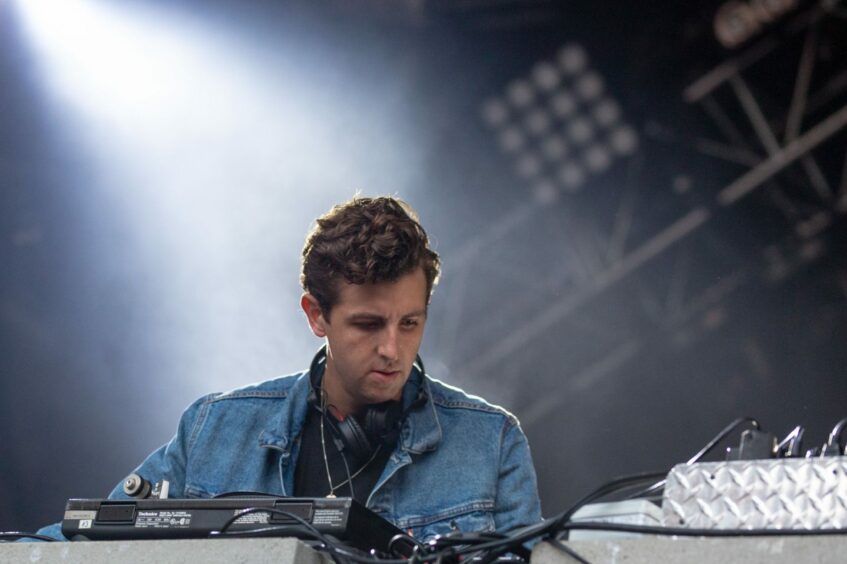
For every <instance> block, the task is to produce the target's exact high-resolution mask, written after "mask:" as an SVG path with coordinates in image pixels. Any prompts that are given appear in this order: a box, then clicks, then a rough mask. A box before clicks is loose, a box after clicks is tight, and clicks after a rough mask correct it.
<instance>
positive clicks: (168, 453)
mask: <svg viewBox="0 0 847 564" xmlns="http://www.w3.org/2000/svg"><path fill="white" fill-rule="evenodd" d="M216 396H217V394H211V395H208V396H204V397H202V398H200V399H199V400H197V401H195V402H194V403H193V404H191V405H190V406H188V408H187V409H186V410H185V411H184V412H183V414H182V417H181V418H180V420H179V427H178V428H177V432H176V435H174V437H173V438H172V439H171V440H170V441H169V442H168V443H167V444H165V445H163V446H161V447H159V448H158V449H156V450H154V451H153V452H152V453H151V454H150V456H148V457H147V458H146V459H145V460H144V462H142V463H141V464H140V465H139V466H138V467H137V468H136V469H135V470H133V472H134V473H135V474H138V475H139V476H141V477H143V478H144V479H145V480H147V481H149V482H150V483H151V484H155V483H156V482H160V481H162V480H167V481H168V484H169V488H170V489H169V493H168V497H173V498H180V497H185V472H186V467H187V466H188V457H189V456H190V454H191V448H192V446H193V445H194V442H195V441H196V439H197V435H198V434H199V433H200V431H201V430H202V428H203V423H204V422H205V420H206V415H207V413H208V409H209V400H211V399H212V398H214V397H216ZM109 499H129V496H127V495H126V494H125V493H124V491H123V481H120V482H118V484H117V485H116V486H115V487H114V488H113V489H112V491H111V493H110V494H109Z"/></svg>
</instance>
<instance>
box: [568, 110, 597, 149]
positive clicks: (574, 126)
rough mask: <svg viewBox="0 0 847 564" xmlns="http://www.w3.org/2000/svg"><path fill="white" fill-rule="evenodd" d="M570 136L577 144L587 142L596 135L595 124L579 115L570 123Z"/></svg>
mask: <svg viewBox="0 0 847 564" xmlns="http://www.w3.org/2000/svg"><path fill="white" fill-rule="evenodd" d="M568 136H569V137H570V138H571V139H572V140H573V142H574V143H576V144H583V143H587V142H588V141H589V140H590V139H591V137H593V136H594V126H593V125H591V122H590V121H589V120H588V119H587V118H585V117H578V118H576V119H575V120H573V121H572V122H571V123H570V125H568Z"/></svg>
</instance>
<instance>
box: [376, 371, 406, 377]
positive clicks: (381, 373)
mask: <svg viewBox="0 0 847 564" xmlns="http://www.w3.org/2000/svg"><path fill="white" fill-rule="evenodd" d="M371 372H372V373H374V374H377V375H379V376H382V377H383V378H392V377H394V376H396V375H398V374H400V371H399V370H371Z"/></svg>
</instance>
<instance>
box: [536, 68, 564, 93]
mask: <svg viewBox="0 0 847 564" xmlns="http://www.w3.org/2000/svg"><path fill="white" fill-rule="evenodd" d="M560 79H561V75H560V74H559V70H558V69H557V68H556V67H555V66H553V65H551V64H550V63H547V62H544V63H538V64H537V65H535V68H533V69H532V80H534V81H535V84H537V85H538V87H539V88H540V89H541V90H543V91H544V92H550V91H552V90H554V89H555V88H556V86H558V85H559V80H560Z"/></svg>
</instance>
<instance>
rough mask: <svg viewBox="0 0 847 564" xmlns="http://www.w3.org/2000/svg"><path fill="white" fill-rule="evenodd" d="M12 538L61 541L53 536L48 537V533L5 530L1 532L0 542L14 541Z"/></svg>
mask: <svg viewBox="0 0 847 564" xmlns="http://www.w3.org/2000/svg"><path fill="white" fill-rule="evenodd" d="M4 539H10V540H4ZM11 539H14V540H20V539H35V540H40V541H44V542H59V539H54V538H53V537H48V536H47V535H38V534H35V533H22V532H21V531H5V532H2V533H0V542H13V541H12V540H11Z"/></svg>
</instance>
